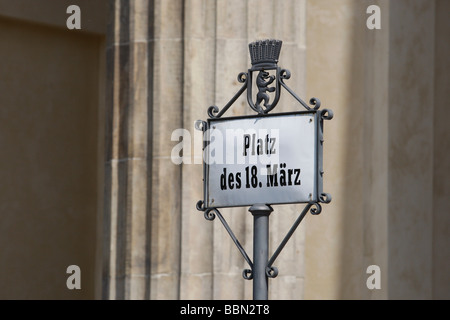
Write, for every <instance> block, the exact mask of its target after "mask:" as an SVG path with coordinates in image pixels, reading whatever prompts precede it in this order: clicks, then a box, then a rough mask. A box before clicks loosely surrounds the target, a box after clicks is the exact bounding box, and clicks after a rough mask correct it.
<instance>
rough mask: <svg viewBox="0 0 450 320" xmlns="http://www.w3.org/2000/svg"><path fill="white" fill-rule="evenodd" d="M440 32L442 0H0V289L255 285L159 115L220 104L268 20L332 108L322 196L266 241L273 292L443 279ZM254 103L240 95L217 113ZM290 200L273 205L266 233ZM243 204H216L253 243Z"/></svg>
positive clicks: (444, 22)
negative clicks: (73, 276) (75, 272)
mask: <svg viewBox="0 0 450 320" xmlns="http://www.w3.org/2000/svg"><path fill="white" fill-rule="evenodd" d="M71 4H76V5H78V6H79V7H80V9H81V27H82V28H81V30H68V29H67V27H66V20H67V18H68V17H69V14H67V13H66V9H67V7H68V6H69V5H71ZM373 4H374V5H378V6H379V7H380V9H381V29H380V30H369V29H368V28H367V26H366V21H367V19H368V18H369V16H370V14H367V13H366V9H367V7H368V6H370V5H373ZM449 35H450V3H449V2H448V1H446V0H395V1H393V0H390V1H389V0H341V1H333V0H284V1H274V0H245V1H242V0H218V1H211V0H159V1H157V0H155V1H150V0H135V1H126V0H109V1H106V0H91V1H87V0H73V1H66V0H61V1H51V0H39V1H31V0H16V1H7V0H0V59H1V61H2V63H1V64H0V150H1V151H2V155H3V156H2V158H1V160H0V181H1V182H2V183H1V184H0V215H1V222H0V298H1V299H251V298H252V283H251V281H246V280H244V279H243V278H242V276H241V273H242V270H243V269H244V268H246V267H247V266H246V264H245V261H244V259H243V258H242V256H241V255H240V253H239V251H238V250H237V248H236V247H235V246H234V244H233V242H232V241H231V239H230V238H229V236H228V234H227V233H226V231H225V229H224V228H223V226H222V225H221V224H220V222H219V221H217V219H216V220H215V221H212V222H211V221H207V220H205V219H204V217H203V213H201V212H199V211H197V210H196V208H195V204H196V202H197V201H198V200H200V199H202V167H201V165H200V164H182V165H175V164H174V163H172V161H171V158H170V156H171V151H172V148H173V147H174V146H175V145H176V144H177V143H178V142H177V141H172V140H171V134H172V132H173V130H175V129H178V128H184V129H187V130H189V131H190V132H191V133H194V122H195V120H198V119H206V118H207V114H206V110H207V108H208V107H209V106H210V105H217V106H219V107H220V108H221V107H222V106H224V105H225V104H226V103H227V102H228V101H229V99H231V98H232V96H233V95H234V94H235V93H236V92H237V90H239V88H240V86H241V84H240V83H239V82H238V81H237V75H238V74H239V73H240V72H244V71H247V69H248V68H249V67H250V57H249V54H248V43H250V42H252V41H255V40H258V39H266V38H275V39H280V40H283V47H282V50H281V55H280V62H279V65H280V66H281V67H283V68H287V69H289V70H290V71H291V73H292V77H291V79H289V80H288V83H289V86H290V87H291V88H292V89H293V90H294V91H295V92H296V93H297V94H298V95H299V96H301V97H302V98H303V99H304V100H305V101H308V100H309V98H311V97H317V98H319V99H320V100H321V101H322V106H323V108H329V109H332V110H333V111H334V115H335V116H334V118H333V120H332V121H330V122H327V124H326V128H325V144H324V170H325V176H324V191H325V192H328V193H330V194H331V195H332V196H333V201H332V202H331V203H330V204H328V205H324V206H323V212H322V214H321V215H319V216H311V215H308V216H307V217H306V218H305V219H304V221H303V222H302V224H301V225H300V227H299V229H298V230H297V231H296V233H295V234H294V237H293V238H292V239H291V240H290V242H289V243H288V244H287V246H286V248H285V249H284V251H283V252H282V253H281V254H280V256H279V258H278V259H277V261H276V263H275V265H276V266H277V267H278V269H279V272H280V274H279V276H278V277H277V278H275V279H270V280H269V298H270V299H449V298H450V272H449V268H448V265H449V262H450V246H449V236H450V151H449V150H450V126H448V125H447V124H446V122H447V119H448V118H449V116H450V111H449V108H447V106H446V102H447V100H448V88H449V87H450V60H449V58H448V57H449V55H450V43H449V42H448V39H449ZM299 109H301V108H300V106H299V105H298V104H297V103H296V102H295V100H293V99H292V98H291V97H289V96H288V95H286V94H284V95H282V97H281V100H280V102H279V104H278V106H277V111H282V112H283V111H295V110H299ZM251 113H252V112H251V110H250V108H248V106H247V102H246V99H245V98H240V99H239V100H237V101H236V103H235V104H234V105H233V107H232V108H231V109H230V110H229V111H228V113H227V115H244V114H251ZM198 145H199V144H196V146H198ZM193 146H194V143H193ZM197 160H198V159H197ZM192 162H194V151H193V149H192ZM301 209H302V205H284V206H275V207H274V212H273V213H272V214H271V216H270V241H271V242H270V244H271V251H272V252H273V250H275V248H276V247H277V246H278V244H279V242H280V241H281V240H282V238H283V237H284V235H285V234H286V233H287V231H288V230H289V228H290V226H291V225H292V224H293V222H294V221H295V219H296V217H297V216H298V214H299V213H300V211H301ZM247 210H248V208H233V209H223V210H221V212H222V214H223V215H224V217H225V218H226V219H227V221H228V222H229V224H230V226H231V228H232V229H233V231H234V232H235V234H236V236H237V237H238V239H239V240H240V242H241V243H242V244H243V246H244V247H245V248H246V250H247V252H249V254H251V251H252V250H251V249H252V229H253V224H252V222H253V220H252V216H251V214H250V213H249V212H248V211H247ZM69 265H78V266H80V268H81V290H68V288H67V287H66V279H67V277H68V276H69V275H68V274H67V273H66V268H67V267H68V266H69ZM369 265H378V266H379V267H380V271H381V289H374V290H369V289H368V288H367V286H366V280H367V278H368V277H369V275H370V274H367V273H366V269H367V267H368V266H369Z"/></svg>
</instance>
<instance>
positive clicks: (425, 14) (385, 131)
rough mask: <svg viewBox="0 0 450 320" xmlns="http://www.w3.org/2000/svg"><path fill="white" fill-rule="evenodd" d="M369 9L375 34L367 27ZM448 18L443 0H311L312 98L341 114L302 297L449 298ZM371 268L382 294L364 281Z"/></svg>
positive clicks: (332, 128) (310, 226)
mask: <svg viewBox="0 0 450 320" xmlns="http://www.w3.org/2000/svg"><path fill="white" fill-rule="evenodd" d="M370 4H377V5H379V6H380V8H381V12H382V28H381V30H369V29H367V28H366V18H367V17H368V15H365V10H366V8H367V7H368V6H369V5H370ZM442 12H446V13H445V14H444V13H442ZM448 12H449V11H448V5H447V3H444V2H441V1H436V2H435V1H420V0H416V1H382V0H380V1H352V0H349V1H340V2H333V1H325V0H322V1H308V5H307V15H308V28H307V53H308V56H307V57H308V64H307V65H308V75H307V92H308V95H317V96H319V97H322V101H323V102H324V105H327V106H330V108H332V109H333V110H334V111H335V114H336V116H335V118H334V119H333V121H331V122H330V125H329V126H328V127H327V131H326V132H325V139H326V147H325V157H326V158H325V164H324V167H325V171H326V173H327V172H329V174H326V180H325V181H326V182H325V188H326V190H327V192H330V193H331V194H332V195H333V197H334V198H333V203H332V205H330V206H329V209H328V210H327V211H326V213H324V214H323V215H322V216H321V217H320V219H316V221H312V219H310V220H308V223H307V226H306V229H307V237H306V258H305V259H306V261H307V264H306V276H305V279H306V286H305V296H306V298H311V299H321V298H331V299H340V298H351V299H355V298H364V299H366V298H372V299H378V298H382V299H431V298H445V297H446V298H448V297H449V294H450V292H449V286H448V281H445V280H446V279H448V271H444V270H446V269H448V268H447V267H446V266H445V262H444V261H447V264H448V254H449V250H448V247H447V248H445V247H446V245H444V242H446V241H448V233H447V231H446V230H447V229H448V219H447V218H446V216H448V214H447V213H448V211H449V206H448V202H446V201H445V200H444V199H448V195H449V191H448V187H447V186H446V184H445V183H444V181H448V180H449V177H448V171H446V170H445V166H446V163H448V157H449V152H448V148H447V147H446V142H444V141H445V139H444V138H443V137H445V136H448V135H449V132H448V126H446V125H444V122H445V121H447V120H446V118H445V115H444V114H445V113H443V112H446V111H443V109H442V99H445V97H446V96H448V94H446V93H444V91H443V89H442V88H444V87H448V84H449V80H448V77H447V76H444V74H448V63H447V61H446V58H444V55H445V54H447V56H448V52H449V51H448V47H447V45H446V44H443V42H445V41H443V40H442V39H443V37H444V34H445V35H446V36H447V37H448V34H449V33H448V26H449V23H448V21H449V20H448ZM445 17H447V18H445ZM444 21H445V22H444ZM444 52H445V54H444ZM447 60H448V59H447ZM444 70H447V71H444ZM325 215H326V217H325ZM444 239H447V240H444ZM372 264H376V265H379V266H380V268H381V289H380V290H368V289H367V287H366V284H365V282H366V279H367V277H368V276H369V275H368V274H366V268H367V266H369V265H372ZM437 279H440V280H439V281H437Z"/></svg>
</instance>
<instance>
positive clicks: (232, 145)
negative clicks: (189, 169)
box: [204, 112, 318, 208]
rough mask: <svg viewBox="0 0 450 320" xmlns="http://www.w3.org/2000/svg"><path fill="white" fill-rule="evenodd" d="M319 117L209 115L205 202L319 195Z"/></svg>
mask: <svg viewBox="0 0 450 320" xmlns="http://www.w3.org/2000/svg"><path fill="white" fill-rule="evenodd" d="M317 121H318V117H317V113H315V112H298V113H289V114H278V115H271V116H264V117H240V118H223V119H210V120H209V127H208V128H209V130H208V132H207V137H209V138H208V141H209V144H208V146H207V147H206V148H205V152H206V154H205V158H204V159H205V162H206V172H205V178H206V185H205V203H206V204H207V207H210V208H211V207H216V208H220V207H235V206H251V205H253V204H258V203H264V204H283V203H305V202H309V201H313V200H315V199H317V193H318V191H317V190H318V189H317V171H318V161H317V150H316V149H317V136H318V135H317V130H318V123H317Z"/></svg>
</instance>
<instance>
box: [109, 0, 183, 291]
mask: <svg viewBox="0 0 450 320" xmlns="http://www.w3.org/2000/svg"><path fill="white" fill-rule="evenodd" d="M181 4H182V1H147V0H136V1H124V0H115V1H110V3H109V6H110V10H109V23H108V44H107V69H108V86H107V115H106V127H107V128H106V163H105V200H104V201H105V209H104V247H103V252H104V255H103V256H104V264H103V265H104V272H103V297H104V298H109V299H145V298H167V299H172V298H178V296H179V295H178V281H179V265H180V262H179V260H180V203H181V197H180V190H181V185H180V184H181V170H180V168H179V167H177V166H176V165H174V164H173V163H172V162H171V161H170V147H169V145H168V143H167V137H170V132H172V131H173V130H174V129H176V128H179V127H180V126H181V114H182V110H181V105H182V56H183V53H182V23H181V21H182V6H181Z"/></svg>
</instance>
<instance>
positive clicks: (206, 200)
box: [195, 40, 333, 300]
mask: <svg viewBox="0 0 450 320" xmlns="http://www.w3.org/2000/svg"><path fill="white" fill-rule="evenodd" d="M281 45H282V42H281V41H280V40H263V41H257V42H252V43H250V44H249V51H250V57H251V61H252V68H250V69H249V70H248V72H242V73H240V74H239V75H238V81H239V82H240V83H243V85H242V87H241V89H240V90H239V91H238V92H237V93H236V94H235V95H234V97H233V98H232V99H231V100H230V101H229V102H228V103H227V104H226V105H225V106H224V107H223V108H222V109H221V110H219V108H218V107H217V106H211V107H210V108H209V109H208V116H209V119H208V120H207V121H202V120H198V121H197V122H196V125H195V126H196V128H197V129H198V130H201V131H203V138H204V143H203V153H204V154H203V182H204V183H203V196H204V197H203V200H200V201H198V202H197V209H198V210H200V211H203V212H204V216H205V218H206V219H207V220H214V219H215V217H216V216H217V217H219V220H220V221H221V222H222V224H223V225H224V227H225V229H226V230H227V232H228V234H229V235H230V237H231V239H232V240H233V241H234V243H235V244H236V246H237V248H238V249H239V251H240V252H241V254H242V256H243V257H244V259H245V260H246V261H247V263H248V265H249V267H250V269H245V270H244V271H243V273H242V275H243V277H244V279H247V280H253V299H255V300H267V299H268V278H275V277H276V276H277V275H278V269H277V268H276V267H273V263H274V262H275V260H276V258H277V257H278V255H279V254H280V253H281V251H282V250H283V248H284V246H285V245H286V243H287V242H288V241H289V239H290V237H291V236H292V235H293V233H294V232H295V230H296V229H297V227H298V225H299V224H300V222H301V221H302V219H303V218H304V216H305V215H306V213H307V212H308V211H310V212H311V213H312V214H319V213H320V212H321V211H322V207H321V205H320V203H329V202H330V201H331V196H330V195H329V194H327V193H324V192H323V191H322V186H323V174H324V171H323V165H322V162H323V161H322V158H323V142H324V139H323V121H324V120H330V119H332V118H333V112H332V111H331V110H328V109H323V110H319V109H320V101H319V100H318V99H316V98H312V99H311V100H310V101H309V104H310V105H308V104H306V103H305V102H304V101H303V100H302V99H300V98H299V97H298V96H297V95H296V94H295V93H294V92H293V91H292V90H291V89H290V88H289V87H288V86H287V85H286V84H285V82H284V81H285V80H288V79H289V78H290V77H291V73H290V72H289V70H287V69H281V68H280V67H278V65H277V63H278V57H279V54H280V50H281ZM254 73H256V77H254ZM253 87H256V89H257V91H256V92H255V94H254V93H253ZM282 88H284V89H285V90H286V91H287V92H288V93H289V94H291V95H292V96H293V97H294V98H295V99H296V100H297V101H298V102H299V103H300V105H301V106H303V107H304V108H305V109H306V110H303V111H296V112H288V113H278V114H270V115H269V112H270V111H272V110H273V109H274V108H275V106H276V105H277V103H278V101H279V99H280V95H281V89H282ZM244 91H247V102H248V105H249V106H250V108H251V109H252V110H254V111H255V112H256V113H257V114H256V115H252V116H240V117H230V118H222V116H223V115H224V114H225V112H226V111H227V110H228V109H229V108H230V107H231V106H232V105H233V103H234V102H235V101H236V100H237V99H238V98H239V97H240V96H241V95H242V93H244ZM288 203H305V204H306V205H305V208H304V209H303V211H302V212H301V213H300V215H299V217H298V218H297V220H296V221H295V223H294V225H293V226H292V227H291V229H290V230H289V232H288V233H287V234H286V236H285V237H284V239H283V241H282V242H281V243H280V245H279V246H278V248H277V249H276V250H275V252H274V254H273V255H272V256H271V258H270V259H269V216H270V213H271V212H272V211H273V209H272V207H271V205H275V204H288ZM242 206H250V209H249V211H250V212H251V213H252V215H253V219H254V227H253V260H254V262H252V260H251V259H250V257H249V256H248V254H247V253H246V251H245V249H244V248H243V247H242V245H241V244H240V243H239V241H238V239H237V238H236V236H235V235H234V233H233V231H232V230H231V228H230V227H229V225H228V223H227V222H226V220H225V219H224V217H223V216H222V214H221V213H220V211H219V210H218V209H219V208H227V207H242Z"/></svg>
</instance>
